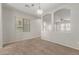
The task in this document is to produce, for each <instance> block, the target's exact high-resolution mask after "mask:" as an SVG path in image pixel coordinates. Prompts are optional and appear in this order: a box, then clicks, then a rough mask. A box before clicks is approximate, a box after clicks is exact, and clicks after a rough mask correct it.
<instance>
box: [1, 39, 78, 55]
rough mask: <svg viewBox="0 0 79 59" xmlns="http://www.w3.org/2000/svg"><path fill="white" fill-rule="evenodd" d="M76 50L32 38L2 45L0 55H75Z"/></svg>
mask: <svg viewBox="0 0 79 59" xmlns="http://www.w3.org/2000/svg"><path fill="white" fill-rule="evenodd" d="M77 54H79V51H78V50H75V49H72V48H68V47H65V46H62V45H58V44H56V43H52V42H49V41H45V40H41V39H40V38H34V39H30V40H23V41H19V42H14V43H10V44H6V45H4V47H3V48H0V55H77Z"/></svg>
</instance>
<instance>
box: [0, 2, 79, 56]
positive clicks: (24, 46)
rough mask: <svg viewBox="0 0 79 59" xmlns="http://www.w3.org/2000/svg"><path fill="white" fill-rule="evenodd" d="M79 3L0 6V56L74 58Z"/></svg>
mask: <svg viewBox="0 0 79 59" xmlns="http://www.w3.org/2000/svg"><path fill="white" fill-rule="evenodd" d="M78 54H79V3H0V55H78Z"/></svg>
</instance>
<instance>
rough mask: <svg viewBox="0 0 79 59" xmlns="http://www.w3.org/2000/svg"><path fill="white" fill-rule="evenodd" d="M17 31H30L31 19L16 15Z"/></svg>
mask: <svg viewBox="0 0 79 59" xmlns="http://www.w3.org/2000/svg"><path fill="white" fill-rule="evenodd" d="M16 32H30V20H28V19H26V18H21V17H16Z"/></svg>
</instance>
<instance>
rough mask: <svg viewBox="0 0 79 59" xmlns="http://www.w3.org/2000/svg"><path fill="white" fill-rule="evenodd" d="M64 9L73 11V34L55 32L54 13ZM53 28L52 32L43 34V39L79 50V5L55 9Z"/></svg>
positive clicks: (67, 5) (66, 5)
mask: <svg viewBox="0 0 79 59" xmlns="http://www.w3.org/2000/svg"><path fill="white" fill-rule="evenodd" d="M62 8H68V9H70V10H71V26H72V27H71V32H55V31H54V28H53V26H54V24H53V23H54V22H53V20H54V12H55V11H57V10H60V9H62ZM49 21H52V23H51V26H52V30H50V31H46V32H43V33H42V34H41V35H42V39H44V40H48V41H51V42H55V43H58V44H62V45H65V46H68V47H72V48H75V49H79V4H65V5H62V6H59V7H56V8H55V9H53V12H52V19H51V20H50V19H49Z"/></svg>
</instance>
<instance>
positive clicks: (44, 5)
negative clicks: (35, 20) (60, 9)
mask: <svg viewBox="0 0 79 59" xmlns="http://www.w3.org/2000/svg"><path fill="white" fill-rule="evenodd" d="M25 4H31V3H8V5H10V6H11V7H14V8H16V9H18V10H20V11H23V12H25V13H27V14H30V15H33V16H37V17H39V16H38V15H37V9H38V5H39V3H35V5H36V6H34V7H31V8H27V7H25ZM58 5H59V4H58V3H40V7H41V9H43V10H44V13H45V12H47V11H51V10H52V9H53V8H54V7H55V6H58Z"/></svg>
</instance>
